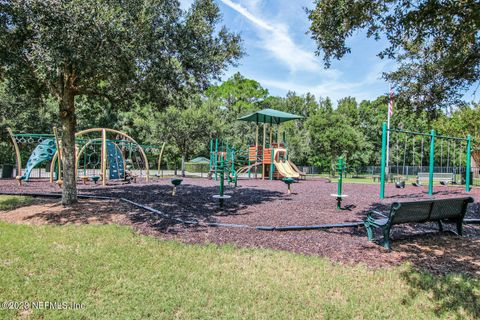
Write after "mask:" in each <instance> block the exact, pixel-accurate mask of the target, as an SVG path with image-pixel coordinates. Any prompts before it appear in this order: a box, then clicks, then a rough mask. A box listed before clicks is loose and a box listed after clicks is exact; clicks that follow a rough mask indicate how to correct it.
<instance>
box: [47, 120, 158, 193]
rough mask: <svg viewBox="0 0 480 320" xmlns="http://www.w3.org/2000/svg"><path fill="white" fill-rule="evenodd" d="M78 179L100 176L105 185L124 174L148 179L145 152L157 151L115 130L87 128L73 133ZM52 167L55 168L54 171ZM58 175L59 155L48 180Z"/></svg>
mask: <svg viewBox="0 0 480 320" xmlns="http://www.w3.org/2000/svg"><path fill="white" fill-rule="evenodd" d="M75 143H76V147H75V148H76V153H77V161H76V172H77V177H81V178H88V177H90V178H93V177H99V179H100V180H101V181H102V183H103V184H104V185H105V184H106V183H107V181H108V180H124V179H125V178H126V177H127V175H130V176H134V177H142V178H144V179H145V180H146V181H148V180H149V161H148V157H147V154H146V152H145V150H144V148H146V149H147V151H148V152H155V151H158V150H157V149H158V148H157V147H155V146H142V145H140V144H139V143H137V142H136V141H135V139H133V138H132V137H130V136H129V135H127V134H126V133H123V132H121V131H118V130H114V129H106V128H93V129H87V130H83V131H80V132H77V133H76V139H75ZM54 168H57V170H55V169H54ZM59 174H60V175H61V166H60V167H59V166H58V152H56V153H55V155H54V157H53V160H52V163H51V175H50V180H51V181H52V182H53V181H54V180H56V179H57V177H58V176H59Z"/></svg>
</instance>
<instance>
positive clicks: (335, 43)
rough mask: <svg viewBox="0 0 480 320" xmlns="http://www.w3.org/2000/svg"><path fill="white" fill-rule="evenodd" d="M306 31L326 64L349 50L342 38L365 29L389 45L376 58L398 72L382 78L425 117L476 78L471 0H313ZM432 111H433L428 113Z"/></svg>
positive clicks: (475, 5)
mask: <svg viewBox="0 0 480 320" xmlns="http://www.w3.org/2000/svg"><path fill="white" fill-rule="evenodd" d="M315 3H316V7H315V8H314V9H313V10H308V14H309V19H310V20H311V26H310V31H311V34H312V38H313V39H314V40H315V41H316V43H317V45H318V50H317V54H323V55H324V61H325V64H326V66H327V67H328V66H330V63H331V60H332V59H341V58H342V57H343V56H344V55H345V54H347V53H349V52H350V48H349V47H348V46H347V45H346V40H347V38H349V37H351V36H352V35H353V34H354V32H355V31H358V30H366V33H367V37H373V38H375V39H376V40H378V39H380V38H381V37H382V36H385V37H386V39H387V40H388V42H389V43H390V45H389V46H388V47H387V48H386V49H384V50H382V51H381V52H379V54H378V55H379V56H380V57H381V58H390V59H395V60H396V62H397V64H398V69H397V70H395V71H393V72H391V73H388V74H385V75H384V76H385V78H386V79H387V80H388V81H392V82H393V83H394V84H395V87H396V88H397V89H398V91H399V92H400V97H399V98H401V99H402V100H403V101H404V102H405V103H409V104H413V105H415V106H416V107H417V108H419V109H421V110H428V111H430V112H431V114H430V115H431V116H432V117H435V116H436V115H438V113H436V111H437V110H438V109H441V108H443V107H446V106H448V105H449V104H452V103H458V102H459V100H460V98H461V96H462V93H463V92H464V91H465V90H466V89H468V88H469V87H470V86H471V85H472V84H474V83H475V82H478V81H479V79H480V32H478V30H479V29H480V2H478V1H477V0H462V1H441V0H388V1H384V0H360V1H354V0H316V2H315ZM434 111H435V112H434Z"/></svg>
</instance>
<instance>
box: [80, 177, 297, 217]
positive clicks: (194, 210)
mask: <svg viewBox="0 0 480 320" xmlns="http://www.w3.org/2000/svg"><path fill="white" fill-rule="evenodd" d="M82 194H95V195H96V196H110V197H116V198H120V197H121V198H126V199H128V200H131V201H135V202H137V203H141V204H144V205H148V206H150V207H152V208H154V209H157V210H159V211H162V212H164V213H166V214H168V215H169V216H170V217H171V218H179V219H183V220H188V219H197V220H201V221H208V222H215V221H216V220H215V216H217V217H218V216H232V215H244V214H245V213H239V212H241V209H245V208H247V207H249V206H254V205H258V204H261V203H264V202H268V201H274V200H278V199H279V197H280V196H283V195H284V193H282V192H278V191H270V190H266V189H261V188H251V187H237V188H232V187H226V188H225V194H226V195H229V196H231V198H230V199H226V200H225V201H224V205H223V208H221V207H220V205H219V202H218V200H215V199H213V195H216V194H219V188H218V187H216V186H198V185H192V184H182V185H180V186H179V187H177V195H176V196H172V187H171V186H169V185H135V186H133V185H132V186H130V185H124V186H122V187H121V188H118V187H115V186H113V187H105V188H102V189H98V188H86V189H82ZM282 200H283V201H288V198H286V199H282Z"/></svg>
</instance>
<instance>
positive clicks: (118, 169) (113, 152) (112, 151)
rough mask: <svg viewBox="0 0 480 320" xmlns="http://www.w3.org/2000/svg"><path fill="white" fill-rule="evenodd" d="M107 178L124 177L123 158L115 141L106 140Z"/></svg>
mask: <svg viewBox="0 0 480 320" xmlns="http://www.w3.org/2000/svg"><path fill="white" fill-rule="evenodd" d="M107 154H108V168H109V179H124V178H125V159H123V155H122V153H121V152H120V150H119V149H118V148H117V146H116V145H115V143H113V142H111V141H107Z"/></svg>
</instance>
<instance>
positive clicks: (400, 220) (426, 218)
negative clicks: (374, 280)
mask: <svg viewBox="0 0 480 320" xmlns="http://www.w3.org/2000/svg"><path fill="white" fill-rule="evenodd" d="M473 201H474V200H473V198H472V197H464V198H450V199H438V200H435V199H434V200H422V201H412V202H394V203H392V205H391V207H390V212H389V214H388V216H387V215H385V214H383V213H381V212H378V211H374V210H372V211H370V212H368V213H367V217H366V218H365V220H364V225H365V228H366V229H367V235H368V240H369V241H372V240H373V228H380V229H382V231H383V246H384V247H385V248H387V249H389V250H390V249H391V243H390V229H391V228H392V227H393V226H394V225H398V224H404V223H424V222H437V223H438V227H439V229H440V231H443V225H442V222H446V223H455V224H456V225H457V233H458V234H459V235H462V227H463V218H464V217H465V213H466V212H467V206H468V204H469V203H472V202H473ZM374 216H378V218H375V217H374Z"/></svg>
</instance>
